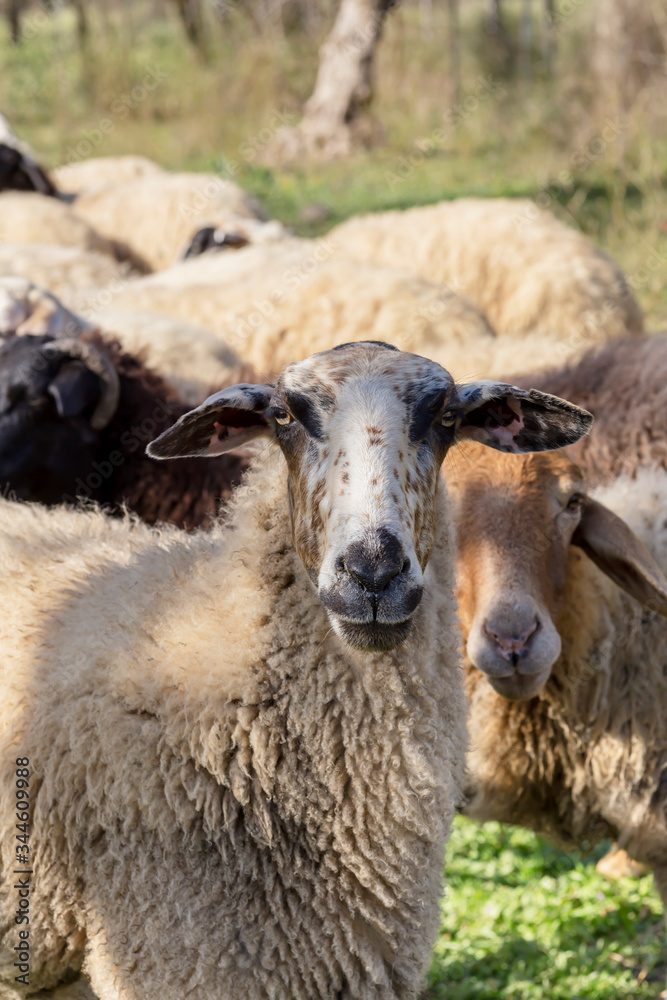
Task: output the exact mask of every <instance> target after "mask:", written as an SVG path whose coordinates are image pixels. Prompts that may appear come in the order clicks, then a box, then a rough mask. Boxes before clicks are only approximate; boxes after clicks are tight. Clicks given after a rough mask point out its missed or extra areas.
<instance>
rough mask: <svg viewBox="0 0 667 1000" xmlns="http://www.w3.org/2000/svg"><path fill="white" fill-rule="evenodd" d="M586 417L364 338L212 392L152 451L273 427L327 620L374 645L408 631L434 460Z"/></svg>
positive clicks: (571, 428) (219, 442) (386, 645)
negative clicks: (470, 442)
mask: <svg viewBox="0 0 667 1000" xmlns="http://www.w3.org/2000/svg"><path fill="white" fill-rule="evenodd" d="M538 397H539V398H538ZM549 401H551V402H549ZM550 409H551V410H553V411H554V412H553V415H552V418H551V420H550V419H549V417H548V415H547V413H548V411H549V410H550ZM538 417H539V419H538ZM565 425H567V428H566V427H565ZM586 426H587V420H586V415H583V411H580V410H577V408H576V407H570V406H569V404H564V403H562V401H560V400H556V401H554V400H553V397H545V396H541V394H531V393H527V392H526V393H522V391H521V390H515V389H513V388H512V387H509V386H502V385H500V384H499V383H495V382H483V383H477V384H475V385H474V386H466V387H457V386H456V385H455V384H454V381H453V379H452V378H451V376H450V375H449V373H448V372H447V371H446V370H445V369H444V368H442V367H441V366H440V365H438V364H436V363H435V362H432V361H429V360H427V359H425V358H420V357H417V356H416V355H412V354H406V353H403V352H401V351H398V350H396V349H395V348H391V347H389V346H388V345H386V344H380V343H375V342H366V343H359V344H346V345H343V346H342V347H339V348H335V349H333V350H331V351H326V352H323V353H321V354H316V355H313V356H312V357H310V358H307V359H306V360H305V361H301V362H298V363H296V364H292V365H289V366H288V367H287V368H286V369H285V370H284V371H283V373H282V374H281V375H280V377H279V379H278V381H277V383H276V384H275V385H271V386H235V387H233V388H232V389H226V390H224V391H223V392H221V393H216V394H215V395H214V396H212V397H210V399H208V400H206V402H205V403H203V404H202V405H201V407H199V408H198V409H197V410H195V411H193V412H192V413H190V414H186V415H185V417H183V418H181V420H180V421H179V423H178V424H177V425H176V426H175V427H173V428H171V430H169V431H167V432H166V433H165V434H163V435H162V436H161V437H160V438H158V439H157V441H155V442H153V444H152V445H151V446H149V454H151V455H153V456H154V457H157V458H175V457H178V456H180V455H193V454H200V455H201V454H208V455H211V454H221V453H222V452H224V451H229V450H231V449H232V448H234V447H238V445H239V444H241V443H243V442H245V441H247V440H248V439H250V438H252V437H255V436H256V435H257V434H269V435H271V436H272V437H274V439H275V440H276V441H277V443H278V444H279V445H280V448H281V449H282V452H283V455H284V457H285V460H286V462H287V467H288V498H289V508H290V514H291V520H292V529H293V539H294V545H295V548H296V551H297V553H298V555H299V557H300V559H301V562H302V564H303V566H304V569H305V570H306V572H307V573H308V576H309V577H310V579H311V581H312V583H313V585H314V587H316V589H317V591H318V594H319V597H320V600H321V601H322V604H323V605H324V607H325V608H326V609H327V612H328V614H329V617H330V620H331V622H332V625H333V627H334V629H335V630H336V632H337V633H338V635H339V636H340V637H341V638H342V639H343V640H344V641H345V642H347V643H349V644H350V645H352V646H355V647H357V648H363V649H370V650H381V649H390V648H393V647H395V646H396V645H398V644H399V643H400V642H401V641H402V640H403V639H404V638H405V637H406V636H407V634H408V632H409V630H410V626H411V622H412V616H413V614H414V612H415V610H416V608H417V606H418V605H419V602H420V600H421V596H422V588H423V573H424V570H425V568H426V565H427V563H428V560H429V556H430V554H431V551H432V548H433V545H434V541H435V536H436V496H437V490H438V488H439V484H440V475H439V470H440V466H441V464H442V461H443V459H444V457H445V455H446V453H447V451H448V449H449V448H451V447H452V446H453V445H454V443H455V442H456V440H457V439H458V438H461V437H466V436H471V437H475V438H476V439H477V440H483V441H485V443H488V444H490V445H491V446H492V447H496V448H501V449H503V450H511V449H513V448H516V449H517V450H525V447H526V446H529V447H536V448H539V447H554V446H555V444H554V441H555V439H556V438H557V437H558V435H559V433H560V434H562V433H565V434H566V436H568V437H569V439H570V440H576V439H577V438H578V437H579V436H580V434H581V433H582V432H583V429H584V428H585V427H586ZM517 441H519V442H520V443H518V444H517Z"/></svg>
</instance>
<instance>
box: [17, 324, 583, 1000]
mask: <svg viewBox="0 0 667 1000" xmlns="http://www.w3.org/2000/svg"><path fill="white" fill-rule="evenodd" d="M589 426H590V417H589V415H588V414H586V413H585V412H584V411H581V410H579V409H577V408H576V407H572V406H570V405H569V404H568V403H566V402H565V401H563V400H558V399H554V398H553V397H549V396H545V395H542V394H540V393H533V392H530V391H518V392H517V391H515V390H514V389H513V387H511V386H507V385H502V384H500V383H497V382H490V381H486V382H480V383H473V384H471V385H468V386H465V387H458V386H456V385H455V383H454V382H453V380H452V378H451V376H450V375H449V374H448V373H447V372H446V371H445V370H444V369H443V368H441V367H440V366H439V365H437V364H436V363H434V362H432V361H428V360H426V359H423V358H419V357H416V356H414V355H410V354H405V353H402V352H400V351H398V350H396V349H395V348H391V347H389V346H388V345H385V344H381V343H371V342H367V343H357V344H352V345H343V346H341V347H338V348H337V349H335V350H332V351H328V352H325V353H322V354H316V355H314V356H313V357H311V358H308V359H306V360H305V361H301V362H298V363H295V364H293V365H290V366H289V367H288V368H287V369H286V370H285V371H283V372H282V374H281V375H280V377H279V378H278V380H277V382H276V383H275V384H271V385H237V386H234V387H231V388H228V389H226V390H223V391H221V392H219V393H216V394H215V395H213V396H211V397H210V398H209V399H208V400H206V401H205V402H204V403H203V404H201V405H200V406H199V407H198V408H197V409H196V410H194V411H192V412H190V413H189V414H186V415H184V416H183V417H181V418H180V420H179V421H178V422H177V423H176V425H175V426H174V427H172V428H170V429H169V430H167V431H165V432H164V433H163V434H162V435H161V436H160V437H159V438H158V439H157V440H156V441H155V442H153V443H152V444H151V446H150V448H149V454H151V455H152V456H154V457H156V458H162V459H166V458H178V457H180V456H186V455H187V456H192V455H218V454H223V453H225V452H226V451H229V450H233V449H234V448H235V447H238V446H239V445H240V444H245V443H247V442H248V441H250V440H253V439H257V440H260V438H262V437H264V438H266V437H268V439H269V441H268V445H266V446H265V447H264V449H263V450H262V451H261V452H260V454H259V455H258V456H257V458H256V459H255V461H254V462H253V463H252V466H251V469H250V471H249V473H248V476H247V480H246V483H245V485H242V486H241V487H239V489H238V490H237V491H236V493H235V496H234V498H233V500H232V503H231V509H230V511H229V513H228V520H227V522H226V523H225V524H224V525H220V524H218V525H215V526H214V527H213V529H212V530H211V531H210V532H209V533H203V532H197V533H194V534H192V535H186V534H185V533H183V532H180V531H178V530H177V529H171V528H169V527H165V528H163V529H162V530H161V531H160V532H156V531H154V530H152V529H150V528H149V527H147V526H145V525H141V524H136V523H133V522H132V521H130V520H113V519H104V518H103V517H102V516H101V515H100V514H99V513H97V512H95V511H73V510H70V509H63V508H57V509H56V510H46V509H44V508H40V507H39V506H37V505H27V504H15V503H11V502H9V501H6V500H5V501H4V502H3V501H0V525H1V530H0V558H1V559H2V566H3V573H2V574H1V575H0V587H4V588H6V593H5V594H4V597H2V598H0V599H1V600H2V606H3V608H4V612H3V617H2V620H1V625H0V628H1V629H2V630H3V636H2V639H1V642H2V652H3V666H4V670H3V674H2V680H1V682H0V683H1V686H2V697H0V706H2V708H1V710H0V734H1V737H0V742H1V743H2V754H1V755H0V760H1V761H2V764H1V766H2V769H3V773H2V780H1V781H0V796H2V808H0V816H2V818H3V819H2V822H3V827H2V832H1V843H2V856H3V859H4V860H5V863H9V864H10V865H11V866H13V865H15V864H16V854H15V832H16V831H15V827H14V815H13V813H14V809H15V803H16V800H15V798H14V789H15V780H16V779H15V770H16V767H17V764H16V763H15V762H16V761H17V760H19V761H24V760H26V759H29V761H30V796H31V802H32V814H31V815H32V819H31V824H32V825H31V834H30V852H31V853H30V859H31V867H34V868H35V870H39V872H40V877H39V878H38V879H35V881H34V882H31V915H30V921H31V923H30V955H31V968H30V983H31V988H33V989H39V988H44V987H49V986H54V985H56V983H57V982H58V981H59V980H62V979H63V978H64V977H66V976H71V975H72V974H73V973H74V972H76V971H78V969H79V968H80V967H81V966H82V964H83V967H84V970H85V971H86V972H87V974H88V975H89V976H90V980H91V985H92V988H93V990H94V991H95V993H96V994H97V996H98V997H99V998H100V1000H112V998H113V1000H139V998H141V1000H145V998H146V997H156V996H160V997H161V998H163V1000H181V998H182V997H183V996H185V995H187V994H191V995H196V996H197V997H198V998H200V1000H213V998H215V1000H231V998H234V1000H236V998H237V997H252V998H253V1000H268V998H269V997H271V998H273V1000H314V998H316V997H318V998H329V1000H333V998H334V997H335V998H337V1000H352V998H355V1000H371V998H372V1000H380V998H382V1000H399V998H400V1000H407V998H414V997H415V996H416V993H417V991H418V989H419V986H420V984H421V981H422V976H423V972H424V969H425V965H426V963H427V961H428V958H429V954H430V949H431V944H432V939H433V937H434V934H435V931H436V928H437V925H438V910H439V895H440V870H441V863H442V856H443V849H444V844H445V841H446V837H447V833H448V830H449V825H450V821H451V818H452V815H453V812H454V807H455V804H456V802H457V801H458V798H459V795H460V786H461V782H462V778H463V767H462V765H463V759H464V751H465V731H464V730H465V726H464V717H465V711H464V704H463V698H462V686H461V675H460V670H459V665H458V641H459V640H458V632H457V625H456V611H455V603H454V598H453V593H452V587H453V578H452V568H451V564H452V551H451V540H450V533H449V528H448V514H447V503H446V496H445V488H444V481H443V480H442V477H441V476H440V474H439V467H440V464H441V462H442V459H443V458H444V455H445V453H446V452H447V450H448V448H449V447H450V446H451V445H452V444H453V443H454V441H455V440H456V439H465V438H466V437H467V436H472V437H474V438H476V439H478V440H483V441H485V442H486V443H487V444H488V445H489V446H491V447H499V448H504V449H516V450H518V451H523V450H525V449H528V448H535V449H542V448H553V447H556V446H558V445H562V444H566V443H569V442H572V441H574V440H576V439H577V438H578V437H579V436H580V435H581V434H582V433H584V432H585V431H586V430H587V429H588V427H589ZM283 455H284V457H285V462H283V461H282V456H283ZM351 482H354V489H351V488H350V483H351ZM10 807H11V808H10ZM0 892H4V898H3V899H2V904H1V908H0V914H1V917H0V932H1V933H0V937H1V940H2V952H1V959H0V969H1V970H2V971H1V973H0V975H1V977H2V979H4V981H9V982H12V981H13V978H14V976H15V970H14V968H13V964H12V963H13V962H14V961H15V959H14V957H13V956H14V954H15V953H14V952H13V951H12V949H13V947H14V945H15V943H16V940H15V938H16V927H15V924H14V911H15V909H16V905H17V904H16V899H15V896H14V890H13V889H12V888H11V887H9V886H8V884H7V883H5V884H4V885H3V886H2V889H1V890H0Z"/></svg>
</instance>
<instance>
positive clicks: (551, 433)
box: [457, 379, 593, 454]
mask: <svg viewBox="0 0 667 1000" xmlns="http://www.w3.org/2000/svg"><path fill="white" fill-rule="evenodd" d="M457 390H458V397H459V401H460V404H461V407H462V409H463V414H462V416H461V418H460V421H459V424H458V429H457V437H458V438H459V439H460V440H461V439H465V438H469V439H472V440H473V441H479V442H480V443H481V444H485V445H488V447H489V448H495V449H496V450H497V451H508V452H514V453H516V454H521V453H523V452H527V451H552V450H553V449H554V448H564V447H565V446H566V445H568V444H574V443H575V441H578V440H579V438H581V437H583V436H584V434H588V432H589V431H590V429H591V426H592V424H593V417H592V415H591V414H590V413H588V411H587V410H582V409H581V408H580V407H579V406H575V405H574V404H573V403H568V401H567V400H565V399H561V398H560V397H559V396H549V395H547V394H546V393H544V392H538V391H537V389H519V388H517V387H516V386H514V385H507V384H506V383H504V382H494V381H493V380H492V379H482V380H480V381H479V382H472V383H470V384H468V385H459V386H457Z"/></svg>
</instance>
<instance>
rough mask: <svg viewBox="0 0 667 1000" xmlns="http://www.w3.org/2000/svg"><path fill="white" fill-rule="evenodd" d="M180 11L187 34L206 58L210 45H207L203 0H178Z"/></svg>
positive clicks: (177, 4)
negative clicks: (202, 8)
mask: <svg viewBox="0 0 667 1000" xmlns="http://www.w3.org/2000/svg"><path fill="white" fill-rule="evenodd" d="M176 6H177V7H178V13H179V14H180V17H181V21H182V22H183V27H184V28H185V34H186V35H187V36H188V38H189V40H190V41H191V42H192V44H193V45H194V47H195V48H196V50H197V52H198V53H199V55H200V56H201V57H202V58H203V59H204V60H205V59H207V57H208V47H207V45H206V33H205V31H204V21H203V18H202V11H201V0H176Z"/></svg>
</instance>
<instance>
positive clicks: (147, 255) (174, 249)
mask: <svg viewBox="0 0 667 1000" xmlns="http://www.w3.org/2000/svg"><path fill="white" fill-rule="evenodd" d="M75 207H76V213H77V215H78V216H80V217H81V218H82V219H85V220H86V221H87V222H88V223H89V224H90V225H91V226H92V227H93V228H94V229H96V230H97V231H98V232H100V233H102V234H103V235H104V236H106V237H108V238H109V239H111V240H114V241H115V242H116V243H118V244H122V245H124V246H126V247H127V248H128V249H129V251H130V252H131V254H132V255H133V258H135V259H136V260H140V261H142V262H143V263H144V265H145V266H146V268H147V269H148V270H153V271H157V270H160V269H162V268H165V267H168V266H169V265H170V264H173V263H174V261H175V260H176V259H177V258H178V255H179V254H180V253H182V252H183V251H184V249H185V247H186V246H187V245H188V243H189V241H190V240H191V239H192V238H193V236H194V235H195V233H196V232H197V230H198V229H200V228H201V227H202V226H204V225H213V226H221V227H225V226H226V225H228V224H231V225H232V226H233V225H234V224H235V223H238V220H242V219H253V220H258V219H259V220H264V219H265V218H266V215H265V213H264V211H263V209H262V207H261V206H260V204H259V202H258V201H257V200H256V199H255V198H252V197H251V196H250V195H248V194H246V193H245V191H243V190H242V189H241V188H240V187H238V186H237V185H236V184H233V183H232V182H231V181H226V180H223V179H222V178H220V177H217V176H216V175H215V174H186V173H182V174H168V173H165V174H157V175H150V176H148V177H139V178H137V179H136V180H133V181H127V182H126V183H125V184H117V185H107V187H104V188H98V189H96V190H94V191H90V192H88V193H83V194H81V195H79V197H78V198H77V199H76V203H75Z"/></svg>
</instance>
